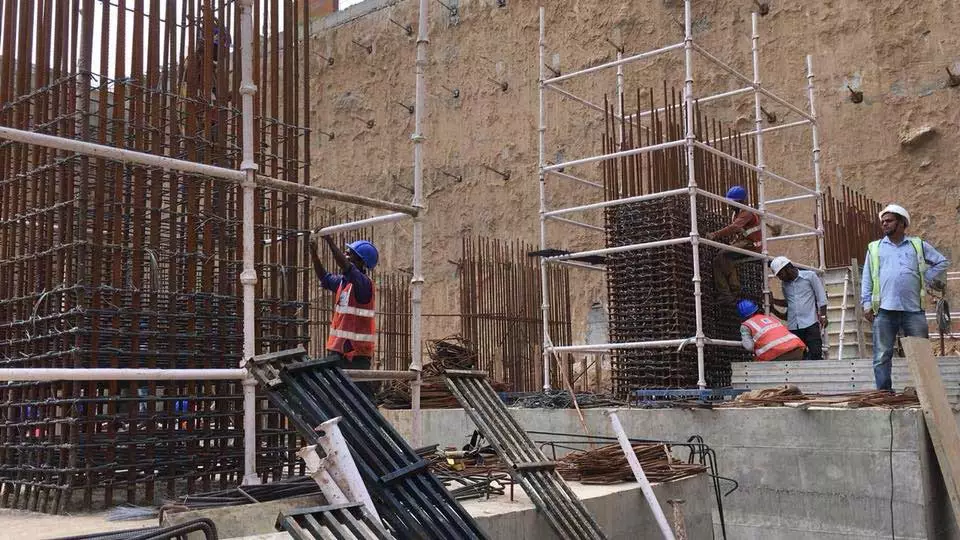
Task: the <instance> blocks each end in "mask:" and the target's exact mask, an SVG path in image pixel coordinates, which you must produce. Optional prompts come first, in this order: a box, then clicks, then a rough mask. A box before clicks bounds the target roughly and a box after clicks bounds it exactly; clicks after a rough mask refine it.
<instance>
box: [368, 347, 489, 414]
mask: <svg viewBox="0 0 960 540" xmlns="http://www.w3.org/2000/svg"><path fill="white" fill-rule="evenodd" d="M427 355H428V356H429V358H430V360H431V361H430V362H429V363H428V364H425V365H424V366H423V371H422V379H421V380H422V382H421V385H420V407H421V408H424V409H456V408H458V407H460V404H459V403H457V400H456V398H454V397H453V394H451V393H450V390H449V389H448V388H447V386H446V383H444V380H443V375H444V373H446V371H447V370H448V369H467V370H469V369H473V368H474V367H475V366H476V364H477V349H476V347H474V346H473V344H472V343H470V342H469V341H467V340H465V339H463V337H461V336H450V337H446V338H443V339H438V340H435V341H430V342H429V343H428V344H427ZM493 386H494V388H495V389H496V390H497V391H503V390H506V386H505V385H504V384H502V383H493ZM377 401H378V402H379V403H380V404H381V405H383V406H384V407H386V408H387V409H409V408H410V381H390V382H389V383H387V384H385V385H384V386H383V387H382V389H381V390H380V392H379V393H378V394H377Z"/></svg>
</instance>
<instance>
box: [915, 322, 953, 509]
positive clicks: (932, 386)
mask: <svg viewBox="0 0 960 540" xmlns="http://www.w3.org/2000/svg"><path fill="white" fill-rule="evenodd" d="M901 342H902V343H903V351H904V353H905V354H906V357H907V364H908V365H909V366H910V372H911V373H912V374H913V380H914V382H915V383H916V385H917V396H918V397H919V398H920V406H921V407H922V408H923V417H924V419H926V422H927V431H929V432H930V439H931V440H932V441H933V449H934V450H935V451H936V454H937V461H938V462H939V463H940V471H941V472H942V474H943V482H944V484H946V486H947V494H949V496H950V505H951V506H952V507H953V518H954V519H955V520H956V523H957V525H958V526H960V429H957V421H956V419H955V418H954V416H953V409H951V407H950V403H949V402H948V401H947V393H946V389H945V387H944V385H943V379H941V378H940V369H939V367H938V366H937V359H936V358H935V357H934V356H933V347H932V346H931V345H930V340H928V339H926V338H903V339H902V340H901Z"/></svg>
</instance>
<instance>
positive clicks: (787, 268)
mask: <svg viewBox="0 0 960 540" xmlns="http://www.w3.org/2000/svg"><path fill="white" fill-rule="evenodd" d="M770 270H772V271H773V273H774V275H776V276H777V278H778V279H779V280H780V282H781V285H782V287H783V297H784V298H783V300H781V299H779V298H774V297H773V295H771V296H770V303H771V304H772V305H773V306H776V307H785V308H787V312H786V314H784V313H782V312H780V311H778V310H777V309H776V308H773V309H772V312H773V314H774V315H776V316H778V317H780V318H781V319H786V320H787V328H788V329H789V330H790V332H791V333H792V334H794V335H795V336H797V337H798V338H800V339H801V340H803V343H804V344H805V345H806V346H807V351H806V353H805V354H804V355H803V359H804V360H823V328H826V326H827V291H826V290H825V289H824V288H823V282H822V281H820V276H818V275H817V273H816V272H811V271H809V270H800V269H798V268H797V267H796V266H794V265H793V262H791V261H790V259H788V258H786V257H782V256H781V257H774V259H773V260H772V261H770Z"/></svg>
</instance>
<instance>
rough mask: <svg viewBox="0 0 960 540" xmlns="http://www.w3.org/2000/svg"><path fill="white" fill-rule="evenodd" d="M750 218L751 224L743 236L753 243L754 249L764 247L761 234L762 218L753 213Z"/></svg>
mask: <svg viewBox="0 0 960 540" xmlns="http://www.w3.org/2000/svg"><path fill="white" fill-rule="evenodd" d="M750 217H751V220H750V224H748V225H747V228H745V229H744V230H743V236H744V238H746V239H747V240H750V241H751V242H753V246H754V247H761V246H762V245H763V236H762V235H761V234H760V216H758V215H756V214H752V213H751V214H750Z"/></svg>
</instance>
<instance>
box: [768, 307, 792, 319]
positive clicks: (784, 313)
mask: <svg viewBox="0 0 960 540" xmlns="http://www.w3.org/2000/svg"><path fill="white" fill-rule="evenodd" d="M789 311H790V309H789V308H788V309H785V310H783V311H780V310H779V309H777V308H775V307H773V304H771V305H770V313H772V314H773V315H776V316H777V317H779V318H780V319H782V320H784V321H785V320H787V312H789Z"/></svg>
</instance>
